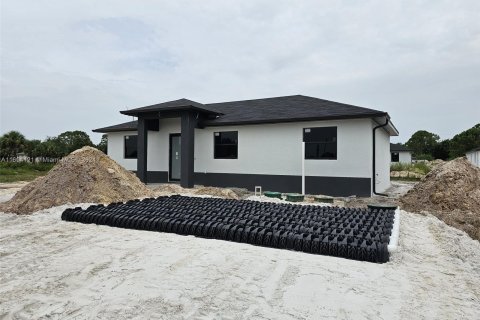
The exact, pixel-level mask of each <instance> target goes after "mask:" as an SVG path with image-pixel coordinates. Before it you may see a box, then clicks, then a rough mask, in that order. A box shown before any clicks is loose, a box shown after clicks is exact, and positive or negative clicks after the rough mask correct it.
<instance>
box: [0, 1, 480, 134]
mask: <svg viewBox="0 0 480 320" xmlns="http://www.w3.org/2000/svg"><path fill="white" fill-rule="evenodd" d="M0 11H1V12H0V15H1V16H0V18H1V19H0V21H1V30H0V32H1V33H0V35H1V38H0V40H1V41H0V46H1V70H0V71H1V92H0V97H1V100H0V133H2V134H3V133H5V132H7V131H10V130H19V131H21V132H22V133H24V134H25V135H26V136H27V138H30V139H32V138H40V139H44V138H45V137H47V136H54V135H57V134H59V133H61V132H63V131H66V130H74V129H78V130H84V131H87V132H88V133H89V134H91V136H92V139H93V140H94V142H98V141H99V139H100V135H99V134H94V133H92V132H91V130H92V129H94V128H98V127H103V126H107V125H112V124H116V123H120V122H124V121H129V120H130V118H128V117H126V116H122V115H120V114H119V113H118V111H119V110H123V109H126V108H133V107H141V106H144V105H148V104H154V103H157V102H162V101H167V100H173V99H178V98H183V97H185V98H189V99H192V100H195V101H198V102H204V103H208V102H221V101H230V100H242V99H252V98H263V97H273V96H282V95H291V94H303V95H310V96H314V97H319V98H324V99H328V100H334V101H339V102H344V103H350V104H354V105H359V106H363V107H369V108H374V109H380V110H383V111H387V112H389V113H390V115H391V117H392V120H393V122H394V124H395V125H396V126H397V128H398V129H399V130H400V136H399V137H397V138H395V139H393V141H401V142H404V141H406V140H407V139H408V138H409V137H410V136H411V134H412V133H413V132H415V131H416V130H419V129H425V130H429V131H432V132H435V133H438V134H439V135H440V136H441V137H442V138H451V137H452V136H453V135H454V134H455V133H458V132H460V131H463V130H465V129H467V128H470V127H472V126H473V125H475V124H476V123H479V122H480V18H479V17H480V1H478V0H472V1H459V0H452V1H443V0H435V1H354V0H350V1H349V0H345V1H319V0H316V1H299V0H295V1H280V0H272V1H260V0H258V1H228V0H218V1H213V0H212V1H210V0H202V1H179V0H175V1H168V2H167V1H119V0H115V1H106V0H102V1H98V0H95V1H90V0H81V1H72V0H69V1H65V0H59V1H57V0H48V1H43V0H32V1H25V0H2V2H1V7H0Z"/></svg>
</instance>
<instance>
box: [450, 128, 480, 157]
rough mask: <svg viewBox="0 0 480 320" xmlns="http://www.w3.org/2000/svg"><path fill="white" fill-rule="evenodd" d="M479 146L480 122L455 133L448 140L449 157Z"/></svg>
mask: <svg viewBox="0 0 480 320" xmlns="http://www.w3.org/2000/svg"><path fill="white" fill-rule="evenodd" d="M478 147H480V123H478V124H476V125H475V126H473V127H472V128H470V129H468V130H465V131H463V132H462V133H459V134H457V135H456V136H454V137H453V138H452V139H451V140H450V148H449V150H450V157H451V158H456V157H461V156H463V155H465V152H467V151H470V150H472V149H475V148H478Z"/></svg>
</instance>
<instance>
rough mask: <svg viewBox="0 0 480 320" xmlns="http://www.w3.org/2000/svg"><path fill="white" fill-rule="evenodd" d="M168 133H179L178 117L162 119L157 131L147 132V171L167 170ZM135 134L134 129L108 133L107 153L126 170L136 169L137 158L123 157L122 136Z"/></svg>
mask: <svg viewBox="0 0 480 320" xmlns="http://www.w3.org/2000/svg"><path fill="white" fill-rule="evenodd" d="M170 133H180V119H179V118H172V119H162V120H161V121H160V130H159V131H149V132H148V152H147V170H148V171H168V156H169V135H170ZM136 134H137V132H136V131H123V132H113V133H109V134H108V155H109V156H110V157H111V158H112V159H114V160H115V161H117V162H118V163H119V164H120V165H122V166H123V167H124V168H126V169H128V170H137V159H125V158H124V137H125V136H127V135H136Z"/></svg>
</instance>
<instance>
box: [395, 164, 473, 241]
mask: <svg viewBox="0 0 480 320" xmlns="http://www.w3.org/2000/svg"><path fill="white" fill-rule="evenodd" d="M400 203H401V205H402V208H403V209H405V210H407V211H413V212H423V211H426V212H429V213H431V214H433V215H435V216H437V217H438V218H440V219H442V220H443V221H445V222H446V223H447V224H449V225H451V226H453V227H456V228H458V229H462V230H464V231H465V232H467V233H468V234H469V235H470V236H471V237H472V238H474V239H477V240H480V169H479V168H477V167H475V166H474V165H472V164H471V163H470V162H469V161H468V160H467V159H466V158H464V157H463V158H457V159H455V160H452V161H449V162H445V163H440V164H439V165H437V166H436V167H435V168H434V169H433V170H432V171H430V172H429V173H428V174H427V175H426V176H425V178H424V179H423V180H422V181H420V182H419V183H418V184H417V185H416V186H415V187H414V188H412V189H411V190H410V191H409V192H407V193H406V194H405V195H404V196H403V197H401V198H400Z"/></svg>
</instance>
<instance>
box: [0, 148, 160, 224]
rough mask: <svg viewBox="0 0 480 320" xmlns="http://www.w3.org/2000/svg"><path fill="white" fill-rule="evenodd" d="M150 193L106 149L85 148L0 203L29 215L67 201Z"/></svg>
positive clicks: (113, 199)
mask: <svg viewBox="0 0 480 320" xmlns="http://www.w3.org/2000/svg"><path fill="white" fill-rule="evenodd" d="M151 196H153V193H152V191H151V190H149V189H148V188H147V187H146V186H145V185H144V184H143V183H142V182H141V181H140V180H139V179H138V178H137V177H136V176H135V175H134V174H133V173H131V172H130V171H127V170H125V169H124V168H123V167H122V166H120V165H119V164H118V163H116V162H115V161H113V160H112V159H111V158H110V157H108V156H107V155H105V154H104V153H103V152H101V151H99V150H97V149H95V148H92V147H84V148H82V149H79V150H76V151H74V152H72V153H71V154H69V155H68V156H67V157H65V158H63V159H62V160H61V161H60V162H59V163H58V164H57V165H56V166H55V167H53V169H52V170H50V172H49V173H48V174H47V175H46V176H43V177H39V178H37V179H35V180H34V181H32V182H31V183H29V184H27V185H26V186H24V187H23V188H22V189H21V190H20V191H18V192H17V193H16V194H15V196H14V197H13V198H12V199H11V200H10V201H7V202H5V203H2V204H0V211H4V212H14V213H19V214H28V213H32V212H35V211H38V210H41V209H45V208H50V207H54V206H59V205H63V204H67V203H85V202H93V203H110V202H118V201H126V200H129V199H135V198H141V197H151Z"/></svg>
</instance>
